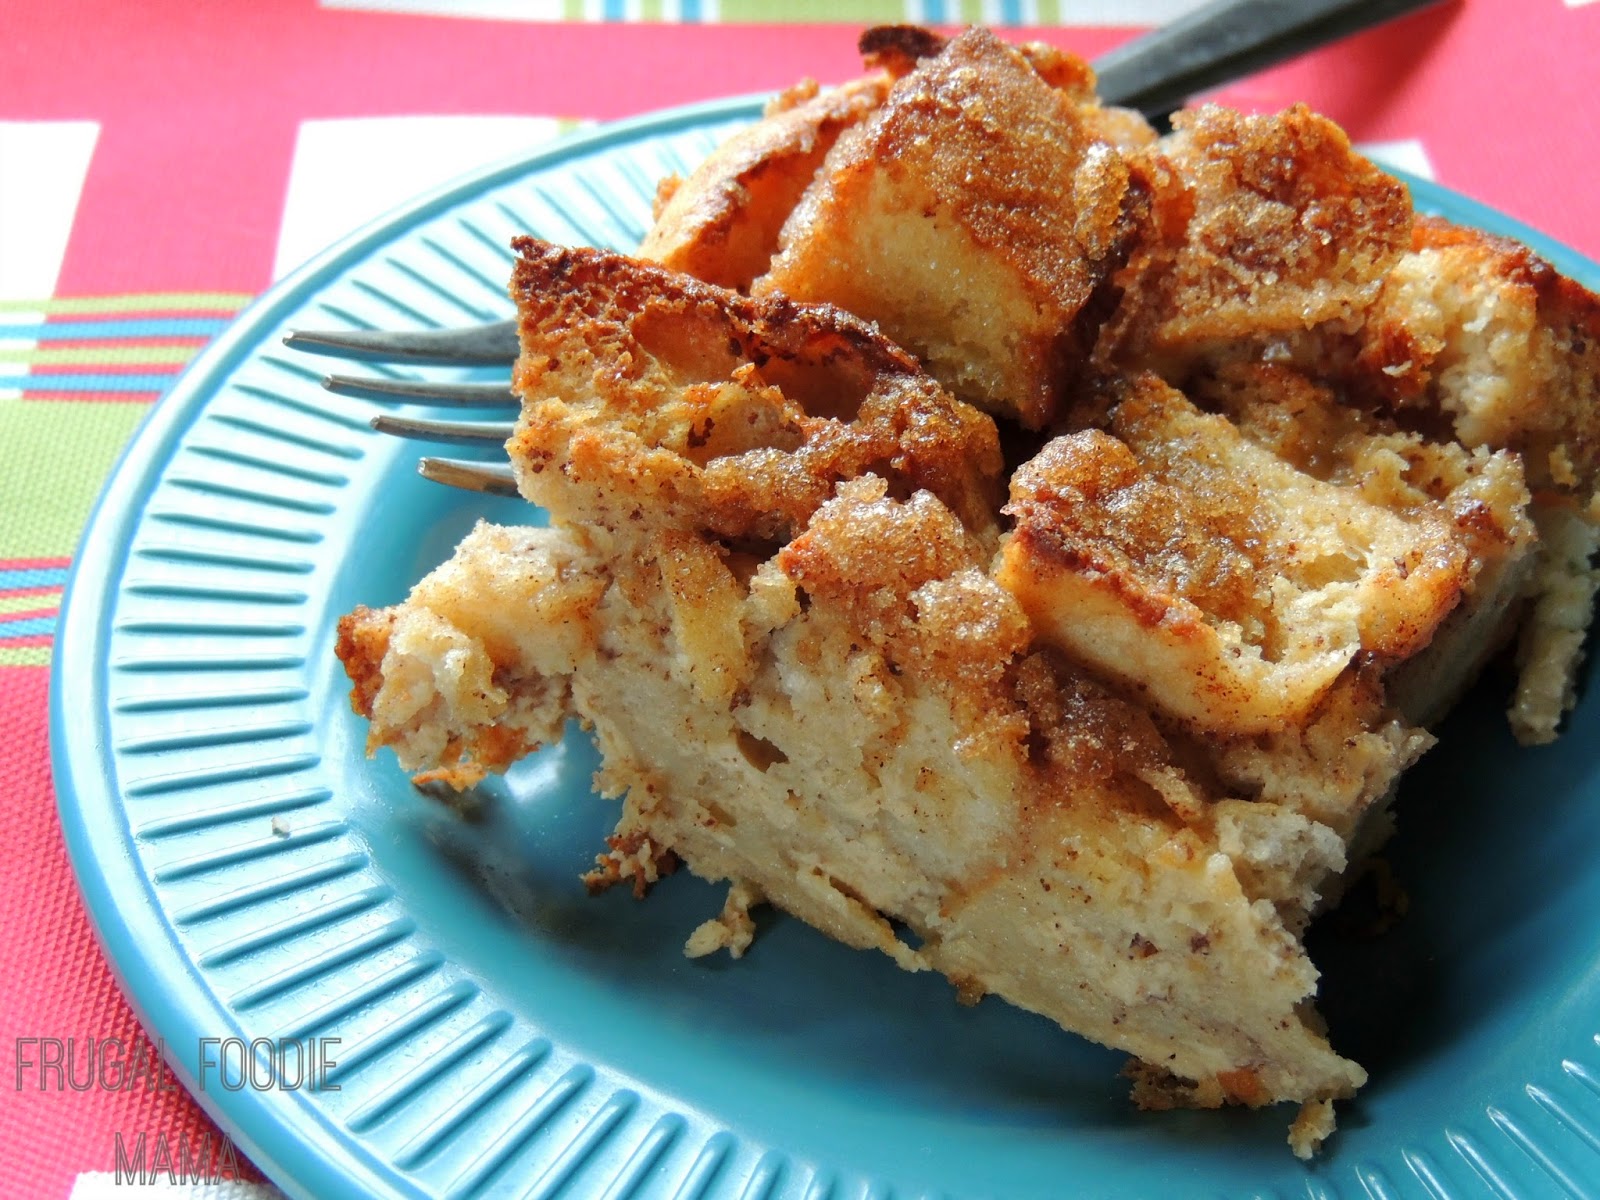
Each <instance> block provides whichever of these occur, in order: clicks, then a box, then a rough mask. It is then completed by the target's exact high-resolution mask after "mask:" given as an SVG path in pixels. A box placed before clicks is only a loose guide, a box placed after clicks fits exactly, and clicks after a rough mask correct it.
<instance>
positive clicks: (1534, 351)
mask: <svg viewBox="0 0 1600 1200" xmlns="http://www.w3.org/2000/svg"><path fill="white" fill-rule="evenodd" d="M1356 374H1357V382H1358V383H1359V384H1360V385H1361V386H1363V387H1364V388H1366V389H1368V390H1369V391H1370V392H1371V393H1373V394H1375V395H1377V396H1379V397H1381V398H1382V399H1383V400H1384V401H1386V402H1387V403H1390V404H1392V405H1394V406H1396V407H1397V408H1402V409H1421V410H1424V411H1427V412H1431V413H1434V414H1437V415H1438V416H1439V417H1441V418H1442V419H1443V421H1444V422H1446V423H1447V425H1446V428H1448V429H1449V430H1450V431H1451V432H1453V433H1454V435H1455V436H1456V437H1457V438H1459V439H1460V440H1461V442H1462V443H1464V444H1465V445H1467V446H1486V447H1489V448H1491V449H1509V450H1514V451H1516V452H1518V453H1519V454H1521V455H1522V456H1523V458H1524V460H1525V461H1526V463H1527V467H1528V476H1529V479H1530V481H1531V482H1532V483H1533V484H1534V486H1535V487H1537V488H1542V489H1549V490H1555V491H1561V492H1568V493H1571V492H1576V493H1578V494H1579V495H1580V497H1581V498H1582V499H1585V500H1586V499H1587V497H1588V494H1589V492H1590V491H1592V490H1593V488H1594V481H1595V475H1596V470H1597V467H1600V298H1597V297H1596V296H1595V295H1594V293H1592V292H1590V291H1589V290H1588V289H1586V288H1584V287H1583V286H1581V285H1580V284H1578V283H1576V282H1575V281H1573V280H1571V279H1569V278H1567V277H1566V276H1564V275H1562V274H1561V273H1560V272H1558V271H1556V270H1555V269H1554V268H1553V267H1552V266H1551V265H1550V264H1549V263H1547V262H1546V261H1545V260H1544V259H1542V258H1540V257H1539V256H1538V255H1536V254H1534V253H1533V252H1532V251H1531V250H1529V249H1528V248H1527V247H1526V246H1523V245H1520V244H1518V243H1516V242H1513V241H1510V240H1508V239H1506V238H1498V237H1494V236H1492V235H1490V234H1486V233H1483V232H1481V231H1479V230H1475V229H1467V228H1464V227H1462V226H1458V225H1453V224H1451V223H1449V222H1447V221H1443V220H1440V219H1438V218H1430V217H1424V218H1419V219H1418V221H1417V225H1416V231H1415V236H1414V241H1413V246H1412V252H1411V254H1409V255H1407V256H1406V258H1405V260H1404V261H1402V262H1401V263H1399V264H1398V265H1397V266H1396V269H1395V270H1394V271H1393V272H1392V273H1391V275H1390V277H1389V278H1388V280H1387V281H1386V283H1385V286H1384V289H1383V292H1382V294H1381V295H1380V296H1379V297H1378V301H1377V303H1376V305H1375V306H1374V308H1373V311H1372V313H1371V315H1370V316H1369V318H1368V319H1367V322H1366V324H1365V327H1364V328H1363V330H1362V334H1361V344H1360V350H1359V355H1358V358H1357V370H1356Z"/></svg>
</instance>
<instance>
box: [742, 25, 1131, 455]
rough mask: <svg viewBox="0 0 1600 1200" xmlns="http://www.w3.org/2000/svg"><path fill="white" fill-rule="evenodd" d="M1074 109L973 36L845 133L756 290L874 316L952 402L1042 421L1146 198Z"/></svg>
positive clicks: (995, 43)
mask: <svg viewBox="0 0 1600 1200" xmlns="http://www.w3.org/2000/svg"><path fill="white" fill-rule="evenodd" d="M1080 110H1081V106H1080V105H1079V104H1077V103H1075V102H1074V101H1073V99H1072V98H1071V97H1070V96H1068V95H1067V94H1065V93H1063V92H1062V91H1059V90H1057V89H1056V88H1053V87H1051V86H1050V85H1049V84H1048V83H1046V82H1045V80H1044V79H1042V78H1041V77H1040V75H1039V74H1038V72H1037V71H1036V70H1035V69H1034V68H1033V67H1032V66H1031V65H1030V63H1029V61H1028V59H1027V58H1025V57H1024V56H1023V55H1022V54H1021V53H1020V52H1018V51H1017V50H1015V49H1013V48H1011V47H1009V46H1007V45H1005V44H1004V43H1003V42H1001V41H999V39H997V38H995V37H994V36H993V35H992V34H989V33H987V32H985V31H982V30H972V31H969V32H967V33H964V34H962V35H961V36H959V37H957V38H955V39H953V40H952V41H951V42H950V43H949V44H948V45H947V46H946V47H945V48H944V50H943V51H942V52H941V53H939V54H938V55H937V56H936V57H933V58H930V59H926V60H925V61H923V62H922V64H921V65H920V66H918V67H917V69H916V70H915V71H913V72H911V73H910V74H909V75H907V76H905V77H904V78H903V79H901V80H899V81H898V82H897V83H896V84H895V86H894V88H893V89H892V90H891V92H890V95H889V99H888V100H887V102H886V103H885V104H884V105H883V107H882V108H880V109H879V110H878V111H877V112H876V113H875V114H873V116H872V117H871V118H869V119H868V120H866V121H864V122H862V123H861V124H860V125H857V126H855V127H854V128H852V129H851V130H850V131H849V132H848V133H847V134H846V135H844V136H843V137H841V138H840V140H839V142H838V144H837V145H836V147H835V149H834V151H833V153H831V154H830V155H829V156H828V159H827V161H826V162H825V164H824V166H823V170H822V174H821V175H820V176H819V177H818V179H817V181H816V182H815V183H814V184H813V186H812V188H811V189H810V191H809V192H808V193H807V194H806V196H805V198H804V199H803V200H802V201H801V203H800V205H799V207H798V208H796V210H795V212H794V214H793V215H792V216H791V217H790V220H789V222H788V223H787V224H786V225H785V226H784V230H783V233H782V235H781V239H780V240H781V251H780V254H779V255H778V257H777V258H776V259H774V261H773V264H772V269H771V271H770V272H769V273H768V274H767V275H766V276H765V277H764V278H763V279H761V280H759V281H758V282H757V284H756V287H755V290H756V291H758V292H764V293H768V294H774V293H782V294H786V295H790V296H794V297H797V298H800V299H811V300H827V301H829V302H831V303H835V304H839V305H840V306H842V307H845V308H848V309H849V310H850V311H852V312H855V313H857V314H859V315H861V316H863V317H866V318H868V319H870V320H874V321H877V322H878V323H879V324H880V325H882V327H883V328H884V329H885V331H886V332H887V333H888V334H889V336H891V337H893V338H895V339H896V340H897V341H899V342H901V343H902V344H903V345H906V346H907V347H909V348H911V349H912V350H914V351H915V352H916V353H917V354H918V355H919V356H921V357H922V358H923V359H924V361H925V362H926V363H927V364H928V369H929V370H930V371H931V373H932V374H933V375H934V376H935V377H936V378H938V379H939V380H940V381H941V382H942V383H944V384H945V386H947V387H949V388H950V389H951V390H952V391H954V392H955V394H956V395H958V396H960V397H962V398H963V399H967V400H970V401H972V402H973V403H975V404H978V405H980V406H981V407H984V408H987V409H989V410H990V411H993V412H997V413H1004V414H1006V415H1009V416H1014V417H1016V418H1017V419H1018V420H1020V421H1021V422H1022V423H1023V424H1024V425H1027V426H1030V427H1034V428H1037V427H1039V426H1041V425H1043V424H1044V423H1045V422H1046V421H1048V420H1049V419H1050V417H1051V416H1052V414H1053V413H1054V411H1055V408H1056V405H1057V401H1058V399H1059V396H1060V392H1061V389H1062V387H1063V385H1064V383H1065V382H1066V381H1068V380H1070V377H1071V374H1072V372H1073V370H1074V369H1075V366H1076V364H1077V363H1079V362H1080V361H1081V360H1082V358H1083V356H1084V354H1085V352H1086V349H1087V343H1088V342H1089V341H1092V332H1091V331H1087V330H1085V329H1084V328H1082V327H1080V324H1079V322H1080V318H1081V319H1082V320H1085V321H1092V320H1096V319H1098V316H1099V315H1100V313H1099V309H1100V307H1101V305H1102V303H1103V301H1099V300H1098V297H1099V296H1100V293H1101V289H1102V288H1103V287H1104V286H1105V285H1106V283H1107V280H1108V278H1109V277H1110V275H1111V273H1112V272H1113V271H1115V270H1117V269H1118V268H1119V267H1121V266H1122V265H1123V264H1124V263H1125V262H1126V260H1127V258H1128V256H1129V254H1130V253H1131V250H1132V247H1133V245H1134V243H1135V242H1136V241H1137V240H1138V237H1139V236H1140V231H1141V230H1142V228H1143V226H1144V224H1145V222H1146V221H1147V220H1148V219H1149V210H1150V206H1151V203H1152V185H1151V183H1150V181H1149V179H1148V178H1147V176H1146V173H1145V171H1144V170H1143V168H1142V167H1141V166H1140V165H1139V164H1137V163H1135V162H1133V161H1131V160H1129V159H1128V158H1126V157H1125V156H1124V155H1123V154H1122V153H1121V152H1120V151H1118V150H1117V149H1115V148H1114V147H1113V146H1112V145H1110V144H1109V143H1108V142H1106V141H1103V140H1100V139H1099V138H1098V137H1097V135H1096V133H1095V131H1094V130H1093V129H1091V128H1090V127H1089V125H1088V124H1087V123H1086V122H1085V120H1084V118H1083V116H1082V113H1081V111H1080Z"/></svg>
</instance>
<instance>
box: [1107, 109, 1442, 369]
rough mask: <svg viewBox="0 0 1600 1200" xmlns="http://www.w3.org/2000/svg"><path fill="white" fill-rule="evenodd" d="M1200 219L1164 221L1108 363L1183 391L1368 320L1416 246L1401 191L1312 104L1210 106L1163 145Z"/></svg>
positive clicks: (1125, 298)
mask: <svg viewBox="0 0 1600 1200" xmlns="http://www.w3.org/2000/svg"><path fill="white" fill-rule="evenodd" d="M1160 149H1161V153H1162V155H1163V156H1164V157H1165V160H1166V163H1167V164H1168V166H1169V168H1170V169H1171V170H1172V171H1174V172H1175V173H1176V175H1177V176H1178V177H1179V178H1180V179H1181V180H1182V181H1183V183H1184V184H1185V185H1187V187H1188V189H1189V194H1190V203H1191V204H1192V216H1191V217H1190V219H1189V220H1188V221H1187V223H1186V224H1174V223H1172V222H1167V223H1165V224H1163V225H1161V226H1160V227H1158V228H1157V229H1156V230H1155V231H1154V232H1153V235H1152V245H1151V246H1150V247H1149V249H1148V251H1147V253H1146V255H1145V256H1144V257H1143V258H1142V259H1141V260H1139V262H1138V263H1137V264H1136V268H1137V269H1129V270H1128V271H1125V272H1124V273H1123V277H1122V283H1123V285H1124V287H1125V291H1124V293H1123V295H1122V299H1121V305H1120V308H1119V310H1118V312H1117V313H1116V315H1115V316H1114V317H1113V318H1112V320H1111V321H1110V322H1108V324H1107V326H1106V327H1105V329H1104V330H1103V331H1102V334H1101V343H1100V346H1099V349H1098V352H1097V353H1098V357H1099V358H1100V360H1101V361H1102V362H1114V363H1116V364H1118V365H1121V366H1133V367H1137V368H1144V369H1150V370H1155V371H1157V372H1159V373H1160V374H1161V375H1162V376H1163V377H1164V378H1166V379H1167V380H1168V381H1169V382H1172V383H1176V384H1182V383H1183V381H1184V380H1185V379H1186V378H1187V376H1188V375H1189V374H1190V373H1191V372H1192V371H1193V370H1194V368H1195V366H1196V364H1197V363H1206V362H1209V361H1213V360H1215V359H1218V358H1239V357H1247V358H1257V357H1261V356H1262V355H1263V354H1264V352H1265V351H1267V350H1268V349H1269V348H1271V349H1273V351H1274V353H1277V352H1278V349H1277V345H1276V343H1278V342H1280V341H1282V340H1285V339H1293V338H1295V337H1298V336H1303V335H1304V334H1306V333H1307V332H1308V331H1311V330H1316V329H1324V328H1328V327H1334V328H1342V329H1348V328H1351V327H1353V326H1355V325H1357V324H1359V323H1360V321H1361V319H1362V317H1363V315H1364V314H1365V312H1366V310H1367V309H1369V308H1370V307H1371V306H1372V304H1373V303H1374V301H1375V300H1376V299H1377V297H1378V293H1379V290H1380V289H1381V288H1382V287H1383V284H1384V279H1385V277H1386V276H1387V274H1388V272H1389V270H1390V268H1392V267H1393V266H1394V265H1395V263H1396V262H1397V261H1398V260H1399V258H1400V256H1401V254H1402V253H1403V252H1404V251H1405V250H1406V249H1407V248H1408V246H1409V244H1410V237H1411V220H1412V216H1411V197H1410V193H1409V192H1408V190H1407V189H1406V186H1405V185H1404V184H1403V183H1401V182H1400V181H1399V180H1397V179H1395V178H1394V177H1393V176H1390V175H1387V174H1385V173H1384V172H1382V171H1381V170H1379V169H1378V168H1377V167H1376V166H1374V165H1373V164H1372V163H1371V162H1369V161H1368V160H1367V159H1365V158H1363V157H1362V156H1361V155H1359V154H1357V153H1356V152H1355V151H1354V150H1352V149H1351V147H1350V139H1349V138H1348V137H1347V136H1346V135H1345V133H1344V131H1343V130H1342V129H1340V128H1339V127H1338V126H1337V125H1335V124H1334V123H1333V122H1332V121H1330V120H1328V119H1327V118H1326V117H1322V116H1318V115H1317V114H1315V113H1313V112H1311V111H1310V110H1309V109H1308V108H1306V107H1305V106H1304V105H1295V106H1294V107H1292V108H1289V109H1287V110H1285V111H1283V112H1281V113H1277V114H1272V115H1254V116H1252V115H1245V114H1243V113H1238V112H1234V111H1233V110H1231V109H1225V108H1221V107H1219V106H1217V105H1203V106H1201V107H1200V108H1198V109H1194V110H1192V111H1187V112H1182V113H1179V114H1177V115H1176V116H1174V117H1173V132H1172V134H1170V135H1169V136H1168V137H1166V138H1163V139H1162V141H1161V144H1160Z"/></svg>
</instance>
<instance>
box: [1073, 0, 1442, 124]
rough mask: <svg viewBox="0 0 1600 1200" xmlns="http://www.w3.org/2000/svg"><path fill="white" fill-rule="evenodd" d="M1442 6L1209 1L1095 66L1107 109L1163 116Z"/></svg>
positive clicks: (1400, 1) (1422, 2)
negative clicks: (1222, 87) (1223, 87)
mask: <svg viewBox="0 0 1600 1200" xmlns="http://www.w3.org/2000/svg"><path fill="white" fill-rule="evenodd" d="M1437 3H1440V0H1214V2H1213V3H1211V4H1208V5H1206V6H1205V7H1204V8H1199V9H1196V10H1195V11H1194V12H1191V13H1189V14H1187V15H1186V16H1183V17H1180V18H1178V19H1177V20H1176V21H1173V22H1171V23H1170V24H1167V25H1164V26H1162V27H1161V28H1160V29H1156V30H1154V31H1152V32H1150V33H1148V34H1145V35H1144V36H1143V37H1140V38H1136V39H1134V40H1133V41H1131V42H1127V43H1125V44H1123V45H1121V46H1118V47H1117V48H1116V49H1114V50H1112V51H1110V52H1109V53H1107V54H1103V55H1101V56H1100V58H1098V59H1096V60H1095V64H1094V67H1095V74H1096V75H1097V76H1098V77H1099V81H1100V97H1101V99H1102V100H1103V101H1104V102H1105V103H1107V104H1118V105H1122V106H1124V107H1127V108H1137V109H1138V110H1139V111H1140V112H1142V113H1144V114H1145V115H1146V116H1151V117H1159V116H1163V115H1165V114H1166V113H1168V112H1171V111H1172V110H1173V109H1175V108H1177V107H1179V106H1180V105H1181V104H1182V103H1183V102H1184V101H1185V100H1187V99H1188V98H1189V97H1191V96H1193V95H1195V94H1196V93H1198V92H1203V91H1205V90H1206V89H1208V88H1212V87H1216V86H1217V85H1219V84H1222V83H1226V82H1228V81H1229V80H1233V79H1239V78H1242V77H1243V76H1246V75H1249V74H1251V73H1253V72H1255V71H1260V70H1262V69H1264V68H1266V67H1269V66H1272V65H1273V64H1274V63H1278V62H1282V61H1283V60H1284V59H1287V58H1293V57H1294V56H1295V55H1298V54H1304V53H1305V52H1306V51H1308V50H1313V49H1315V48H1316V47H1318V46H1322V45H1326V44H1327V43H1328V42H1332V41H1336V40H1338V39H1339V38H1342V37H1346V36H1348V35H1350V34H1352V33H1356V32H1358V31H1360V30H1362V29H1365V28H1367V27H1368V26H1371V25H1377V24H1379V23H1381V22H1383V21H1388V20H1391V19H1393V18H1395V17H1399V16H1403V15H1404V14H1406V13H1409V12H1413V11H1415V10H1417V9H1421V8H1427V7H1429V6H1430V5H1433V4H1437Z"/></svg>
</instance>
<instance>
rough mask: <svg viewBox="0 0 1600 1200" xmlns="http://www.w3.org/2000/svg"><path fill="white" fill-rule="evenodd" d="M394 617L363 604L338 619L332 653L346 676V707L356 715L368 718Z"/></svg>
mask: <svg viewBox="0 0 1600 1200" xmlns="http://www.w3.org/2000/svg"><path fill="white" fill-rule="evenodd" d="M393 625H394V616H393V614H392V613H388V612H382V611H380V612H374V611H373V610H372V609H370V608H368V607H367V606H366V605H365V604H358V605H356V608H355V611H354V612H349V613H346V614H345V615H344V616H342V617H340V618H339V631H338V640H337V641H336V642H335V643H334V648H333V652H334V653H335V654H336V655H338V658H339V661H340V662H342V663H343V664H344V668H345V673H346V674H347V675H349V676H350V707H351V709H352V710H353V711H354V712H356V713H357V714H359V715H360V716H363V717H367V718H369V719H370V718H371V716H372V701H373V698H374V697H375V696H376V695H377V694H378V689H379V688H380V687H381V686H382V685H383V656H384V655H385V654H386V653H387V652H388V650H389V632H390V629H391V628H392V627H393Z"/></svg>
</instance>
